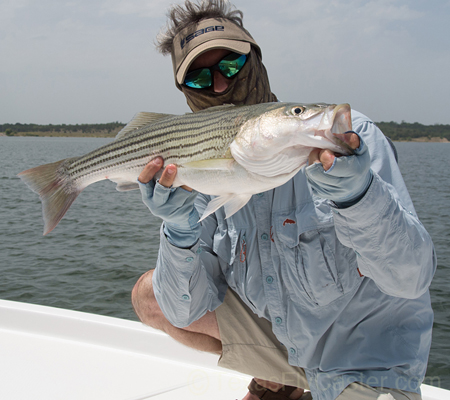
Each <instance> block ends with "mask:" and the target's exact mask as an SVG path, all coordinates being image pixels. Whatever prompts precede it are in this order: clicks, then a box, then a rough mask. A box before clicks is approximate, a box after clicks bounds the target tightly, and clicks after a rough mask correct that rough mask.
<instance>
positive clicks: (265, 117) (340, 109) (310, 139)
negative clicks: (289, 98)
mask: <svg viewBox="0 0 450 400" xmlns="http://www.w3.org/2000/svg"><path fill="white" fill-rule="evenodd" d="M261 106H263V105H261ZM351 130H352V121H351V108H350V106H349V105H348V104H339V105H336V104H325V103H316V104H302V103H270V105H269V104H267V105H266V109H265V111H264V112H262V113H260V114H259V115H258V116H256V117H254V118H250V119H249V120H248V121H247V122H246V123H245V124H244V125H243V126H242V128H241V130H240V132H239V134H238V135H237V136H236V138H235V140H234V141H233V143H232V144H231V146H230V150H231V154H232V155H233V157H234V158H235V160H236V161H237V162H239V163H240V164H241V165H242V166H244V167H245V168H247V169H248V170H250V171H252V172H254V173H259V174H262V175H266V176H273V175H274V174H277V173H278V172H276V171H275V169H276V168H279V169H280V171H282V172H290V171H292V170H294V169H298V168H299V166H303V165H305V164H306V161H307V159H308V156H309V154H310V152H311V150H312V149H314V148H322V149H329V150H332V151H333V152H337V153H341V154H344V155H349V154H352V149H351V148H350V147H349V146H348V144H346V143H345V142H344V140H342V139H343V136H342V134H344V133H345V132H348V131H351ZM269 162H271V164H270V163H269Z"/></svg>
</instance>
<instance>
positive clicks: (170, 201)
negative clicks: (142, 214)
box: [138, 157, 201, 248]
mask: <svg viewBox="0 0 450 400" xmlns="http://www.w3.org/2000/svg"><path fill="white" fill-rule="evenodd" d="M162 166H163V160H162V158H161V157H157V158H155V159H154V160H152V161H150V162H149V163H148V164H147V165H146V166H145V167H144V169H143V170H142V172H141V173H140V175H139V177H138V182H139V188H140V189H141V193H142V201H143V202H144V204H145V205H146V206H147V207H148V208H149V210H150V211H151V212H152V214H153V215H156V216H157V217H160V218H161V219H162V220H164V233H165V234H166V237H167V240H169V242H170V243H171V244H173V245H174V246H177V247H182V248H188V247H191V246H193V245H194V244H195V243H196V242H197V240H198V238H199V237H200V233H201V225H200V223H199V222H198V220H199V218H200V217H199V215H198V212H197V210H196V208H195V207H194V201H195V198H196V197H197V192H195V191H193V190H192V189H190V188H188V187H186V189H183V188H172V187H171V186H172V184H173V182H174V180H175V176H176V174H177V167H176V166H175V165H173V164H170V165H168V166H167V167H166V168H165V170H164V171H163V173H162V175H161V178H160V179H159V180H158V182H156V183H155V182H154V181H153V177H154V176H155V175H156V173H157V172H158V171H159V170H160V169H161V167H162Z"/></svg>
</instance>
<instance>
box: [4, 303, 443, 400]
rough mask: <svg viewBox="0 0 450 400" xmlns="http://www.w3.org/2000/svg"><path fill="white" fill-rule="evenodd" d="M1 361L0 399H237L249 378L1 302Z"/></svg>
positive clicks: (171, 348) (96, 324)
mask: <svg viewBox="0 0 450 400" xmlns="http://www.w3.org/2000/svg"><path fill="white" fill-rule="evenodd" d="M0 355H1V362H0V376H1V377H2V380H1V381H2V382H1V385H0V399H4V400H36V399H39V400H41V399H42V400H56V399H57V400H72V399H74V400H75V399H76V400H90V399H95V400H103V399H105V400H116V399H117V400H144V399H155V400H156V399H157V400H169V399H170V400H174V399H183V400H191V399H192V400H193V399H195V400H203V399H205V400H206V399H208V400H210V399H215V400H222V399H223V400H236V399H242V397H243V396H244V395H245V394H246V392H247V389H246V387H247V385H248V383H249V381H250V379H251V378H250V377H249V376H246V375H242V374H238V373H235V372H233V371H229V370H225V369H222V368H219V367H217V366H216V363H217V358H218V357H217V356H214V355H210V354H205V353H201V352H197V351H195V350H191V349H189V348H187V347H184V346H182V345H180V344H178V343H177V342H175V341H174V340H173V339H171V338H170V337H168V336H167V335H165V334H163V333H160V332H159V331H156V330H153V329H151V328H149V327H146V326H144V325H143V324H141V323H138V322H133V321H127V320H122V319H117V318H111V317H104V316H99V315H93V314H87V313H81V312H76V311H69V310H62V309H56V308H51V307H44V306H36V305H30V304H25V303H18V302H11V301H6V300H0ZM422 394H423V399H424V400H444V399H445V400H449V399H450V392H449V391H446V390H443V389H438V388H434V387H431V386H426V385H423V386H422Z"/></svg>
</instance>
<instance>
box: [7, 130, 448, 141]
mask: <svg viewBox="0 0 450 400" xmlns="http://www.w3.org/2000/svg"><path fill="white" fill-rule="evenodd" d="M119 131H120V129H117V131H116V130H115V131H113V132H104V131H103V132H102V131H99V132H95V133H83V132H68V133H62V132H17V133H15V134H14V135H11V136H9V137H79V138H111V139H113V138H114V137H115V136H116V135H117V133H118V132H119ZM0 136H7V135H6V133H5V132H0ZM393 141H394V142H416V143H450V141H449V140H448V139H446V138H441V137H427V136H423V137H419V138H412V139H409V140H405V139H393Z"/></svg>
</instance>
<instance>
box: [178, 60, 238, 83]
mask: <svg viewBox="0 0 450 400" xmlns="http://www.w3.org/2000/svg"><path fill="white" fill-rule="evenodd" d="M246 61H247V56H246V55H245V54H237V53H231V54H228V55H227V56H225V57H224V58H222V59H221V60H220V61H219V62H218V63H217V64H215V65H213V66H212V67H205V68H199V69H195V70H194V71H191V72H188V73H187V74H186V78H184V84H185V85H186V86H189V87H191V88H194V89H205V88H209V87H210V86H212V84H213V71H219V72H220V73H221V74H222V75H223V76H224V77H225V78H232V77H233V76H235V75H236V74H237V73H238V72H239V71H240V70H241V69H242V67H243V66H244V64H245V62H246Z"/></svg>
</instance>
